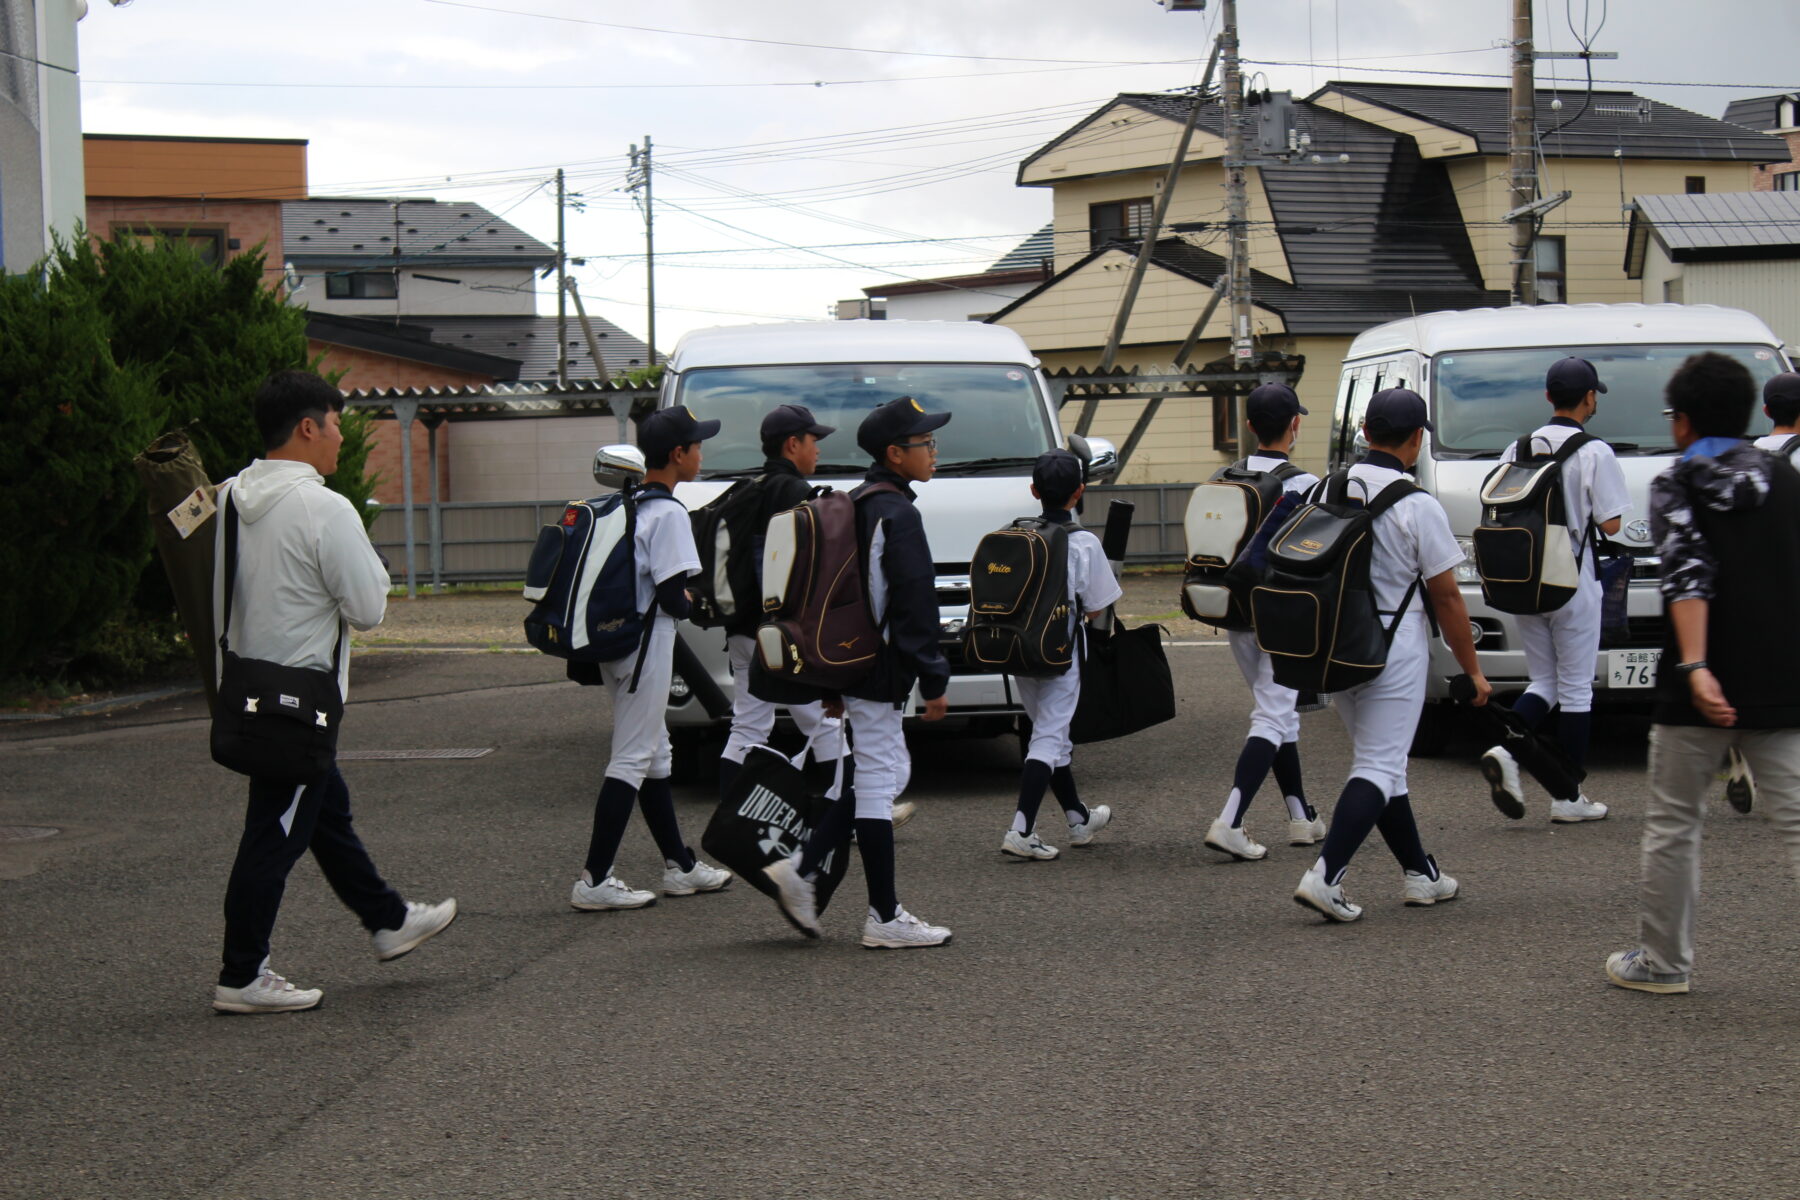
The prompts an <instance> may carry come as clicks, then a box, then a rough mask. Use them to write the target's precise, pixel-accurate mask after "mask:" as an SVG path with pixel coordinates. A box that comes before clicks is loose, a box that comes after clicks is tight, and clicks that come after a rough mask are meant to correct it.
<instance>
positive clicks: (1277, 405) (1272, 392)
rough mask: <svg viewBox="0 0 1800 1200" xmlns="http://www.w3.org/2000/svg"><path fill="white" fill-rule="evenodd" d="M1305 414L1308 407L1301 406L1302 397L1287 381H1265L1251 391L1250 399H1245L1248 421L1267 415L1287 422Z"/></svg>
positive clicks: (1245, 413) (1246, 418)
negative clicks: (1296, 393)
mask: <svg viewBox="0 0 1800 1200" xmlns="http://www.w3.org/2000/svg"><path fill="white" fill-rule="evenodd" d="M1305 415H1306V409H1305V408H1304V407H1302V406H1301V404H1300V397H1299V396H1297V395H1295V394H1294V389H1293V388H1291V387H1289V386H1288V385H1287V384H1285V383H1265V384H1263V385H1262V386H1261V387H1259V388H1257V389H1256V390H1255V391H1253V392H1251V393H1250V397H1249V399H1247V400H1245V401H1244V419H1245V420H1247V421H1255V420H1258V419H1261V418H1264V417H1267V418H1269V419H1271V420H1276V421H1284V422H1285V421H1291V420H1293V419H1294V418H1295V417H1300V416H1305Z"/></svg>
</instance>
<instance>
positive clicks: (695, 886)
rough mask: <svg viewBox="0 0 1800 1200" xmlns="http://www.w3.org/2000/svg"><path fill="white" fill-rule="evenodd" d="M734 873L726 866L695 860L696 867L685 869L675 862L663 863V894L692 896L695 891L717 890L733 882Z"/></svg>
mask: <svg viewBox="0 0 1800 1200" xmlns="http://www.w3.org/2000/svg"><path fill="white" fill-rule="evenodd" d="M731 880H732V874H731V872H730V871H727V870H726V869H725V868H724V867H715V866H713V865H712V864H711V863H703V862H701V861H700V860H699V859H698V858H696V859H695V860H694V869H693V870H691V871H683V870H682V869H681V868H680V867H677V866H676V865H675V864H674V863H665V864H664V865H663V889H662V890H663V895H665V896H691V895H693V894H694V893H695V892H716V891H719V890H720V889H722V888H724V887H726V886H727V885H728V884H730V883H731Z"/></svg>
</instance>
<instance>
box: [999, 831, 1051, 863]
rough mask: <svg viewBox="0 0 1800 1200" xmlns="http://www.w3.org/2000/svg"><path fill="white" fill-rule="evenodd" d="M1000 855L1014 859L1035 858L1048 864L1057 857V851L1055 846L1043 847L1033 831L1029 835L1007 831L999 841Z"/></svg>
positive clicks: (1040, 839) (1042, 842) (1041, 840)
mask: <svg viewBox="0 0 1800 1200" xmlns="http://www.w3.org/2000/svg"><path fill="white" fill-rule="evenodd" d="M1000 853H1002V854H1010V855H1012V856H1013V857H1014V858H1035V859H1038V860H1040V861H1043V862H1049V861H1050V860H1051V859H1053V858H1055V857H1056V856H1057V853H1058V851H1057V849H1056V847H1055V846H1047V845H1045V844H1044V840H1043V839H1042V838H1040V837H1038V835H1037V830H1035V829H1034V830H1032V831H1031V832H1030V833H1020V832H1019V831H1018V830H1016V829H1009V830H1007V831H1006V836H1005V837H1004V838H1002V839H1001V840H1000Z"/></svg>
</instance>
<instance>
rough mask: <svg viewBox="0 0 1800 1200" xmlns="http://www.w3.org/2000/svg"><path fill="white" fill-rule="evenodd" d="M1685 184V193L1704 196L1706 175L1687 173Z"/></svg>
mask: <svg viewBox="0 0 1800 1200" xmlns="http://www.w3.org/2000/svg"><path fill="white" fill-rule="evenodd" d="M1686 186H1687V194H1688V195H1690V196H1704V195H1705V194H1706V176H1704V175H1689V176H1688V177H1687V185H1686Z"/></svg>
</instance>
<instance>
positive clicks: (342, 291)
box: [325, 271, 398, 300]
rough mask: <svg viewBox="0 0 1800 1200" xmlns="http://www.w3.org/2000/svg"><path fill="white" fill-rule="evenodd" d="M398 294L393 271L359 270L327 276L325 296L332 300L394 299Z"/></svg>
mask: <svg viewBox="0 0 1800 1200" xmlns="http://www.w3.org/2000/svg"><path fill="white" fill-rule="evenodd" d="M397 294H398V293H397V291H396V289H395V286H394V273H393V272H392V271H357V272H355V273H353V274H349V275H343V274H331V275H327V276H326V277H325V296H326V298H327V299H330V300H392V299H393V298H394V297H395V296H396V295H397Z"/></svg>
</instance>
